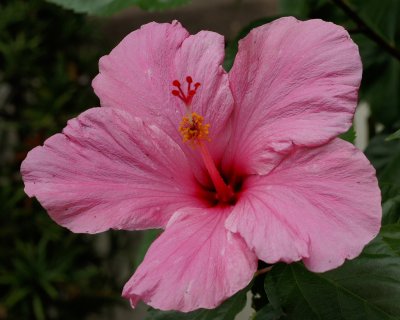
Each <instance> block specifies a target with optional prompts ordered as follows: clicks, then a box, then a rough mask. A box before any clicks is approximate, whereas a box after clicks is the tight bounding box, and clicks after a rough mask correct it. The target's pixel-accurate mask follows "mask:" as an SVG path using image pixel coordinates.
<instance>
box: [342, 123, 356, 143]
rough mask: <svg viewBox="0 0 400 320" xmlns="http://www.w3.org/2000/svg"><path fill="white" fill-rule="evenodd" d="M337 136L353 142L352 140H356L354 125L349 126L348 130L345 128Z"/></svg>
mask: <svg viewBox="0 0 400 320" xmlns="http://www.w3.org/2000/svg"><path fill="white" fill-rule="evenodd" d="M339 138H340V139H343V140H345V141H347V142H350V143H353V144H354V141H355V140H356V132H355V131H354V126H351V127H350V129H349V130H347V131H346V132H345V133H342V134H341V135H340V136H339Z"/></svg>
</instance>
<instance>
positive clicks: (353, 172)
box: [226, 139, 381, 272]
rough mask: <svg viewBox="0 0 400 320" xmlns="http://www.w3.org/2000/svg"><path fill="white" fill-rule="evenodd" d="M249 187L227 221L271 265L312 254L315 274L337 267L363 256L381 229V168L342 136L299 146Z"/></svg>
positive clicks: (309, 261)
mask: <svg viewBox="0 0 400 320" xmlns="http://www.w3.org/2000/svg"><path fill="white" fill-rule="evenodd" d="M243 188H244V191H243V194H242V196H241V197H240V199H239V201H238V203H237V204H236V206H235V209H234V211H233V212H232V214H231V216H230V217H229V218H228V220H227V222H226V226H227V228H228V229H229V230H231V231H233V232H239V233H240V234H241V235H242V236H243V238H244V239H245V240H246V242H247V244H248V245H249V247H250V248H251V249H254V250H255V252H256V254H257V256H258V257H259V258H260V259H262V260H264V261H266V262H268V263H275V262H277V261H285V262H291V261H296V260H300V259H302V258H304V259H303V261H304V263H305V265H306V266H307V268H309V269H310V270H312V271H316V272H322V271H326V270H330V269H333V268H335V267H337V266H339V265H341V264H342V263H343V262H344V260H345V259H352V258H354V257H356V256H358V255H359V254H360V252H361V250H362V249H363V247H364V246H365V245H366V244H367V243H368V242H369V241H370V240H371V239H373V238H374V237H375V236H376V234H377V233H378V231H379V228H380V221H381V206H380V191H379V188H378V183H377V180H376V176H375V170H374V168H373V167H372V166H371V164H370V163H369V162H368V160H367V159H366V158H365V156H364V155H363V153H362V152H361V151H359V150H357V149H356V148H355V147H354V146H353V145H351V144H350V143H347V142H345V141H342V140H340V139H336V140H333V141H332V142H330V143H329V144H327V145H325V146H322V147H316V148H312V149H311V148H296V149H295V150H294V151H293V152H292V153H291V154H290V155H288V156H287V157H286V158H285V159H284V160H283V161H282V162H281V163H280V164H279V166H277V167H276V168H275V169H274V170H273V171H272V172H270V173H269V174H268V175H265V176H253V177H250V178H249V179H247V180H246V183H245V185H244V186H243Z"/></svg>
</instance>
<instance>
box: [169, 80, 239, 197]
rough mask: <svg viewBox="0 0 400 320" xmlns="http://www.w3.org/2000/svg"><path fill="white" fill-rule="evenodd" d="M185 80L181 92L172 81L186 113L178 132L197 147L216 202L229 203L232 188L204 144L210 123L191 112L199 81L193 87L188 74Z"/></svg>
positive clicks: (174, 92)
mask: <svg viewBox="0 0 400 320" xmlns="http://www.w3.org/2000/svg"><path fill="white" fill-rule="evenodd" d="M186 82H187V93H185V92H183V90H182V87H181V83H180V82H179V81H178V80H174V81H173V82H172V85H173V86H174V87H176V89H174V90H172V94H173V95H174V96H176V97H178V98H179V99H180V100H181V101H182V102H183V103H184V104H185V107H186V115H185V116H184V117H183V118H182V121H181V123H180V126H179V132H180V133H181V135H182V138H183V142H188V143H190V145H191V146H192V147H194V148H195V147H198V148H199V151H200V154H201V157H202V159H203V162H204V165H205V167H206V169H207V171H208V174H209V175H210V178H211V180H212V182H213V185H214V187H215V191H216V193H217V200H218V202H222V203H229V202H230V201H231V200H232V199H233V198H234V192H233V189H232V187H231V186H230V185H227V184H226V183H225V181H224V179H222V177H221V175H220V173H219V171H218V169H217V167H216V166H215V163H214V160H213V159H212V156H211V154H210V151H209V150H208V147H207V144H206V142H209V141H210V139H209V137H208V130H209V127H210V125H209V124H203V121H204V118H203V117H202V116H201V115H199V114H197V113H196V112H192V108H191V104H192V100H193V97H194V96H195V94H196V92H197V89H198V88H199V87H200V83H199V82H196V83H195V84H194V88H192V84H193V80H192V77H190V76H187V77H186Z"/></svg>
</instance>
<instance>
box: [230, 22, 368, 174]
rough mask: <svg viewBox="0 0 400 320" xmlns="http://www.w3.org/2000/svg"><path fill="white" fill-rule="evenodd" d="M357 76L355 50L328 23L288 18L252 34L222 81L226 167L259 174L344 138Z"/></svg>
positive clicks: (340, 31) (358, 67)
mask: <svg viewBox="0 0 400 320" xmlns="http://www.w3.org/2000/svg"><path fill="white" fill-rule="evenodd" d="M361 73H362V66H361V60H360V56H359V52H358V48H357V46H356V45H355V44H354V43H353V41H352V40H351V39H350V37H349V35H348V33H347V32H346V30H345V29H343V28H342V27H340V26H337V25H335V24H333V23H329V22H324V21H322V20H308V21H298V20H296V19H295V18H292V17H288V18H281V19H278V20H276V21H274V22H272V23H270V24H267V25H264V26H261V27H258V28H255V29H253V30H252V31H251V32H250V33H249V35H248V36H247V37H246V38H244V39H243V40H242V41H241V42H240V43H239V51H238V54H237V56H236V59H235V63H234V65H233V67H232V70H231V71H230V73H229V81H230V85H231V90H232V93H233V96H234V99H235V103H236V105H237V107H236V108H235V109H234V114H233V116H234V117H233V132H234V136H233V138H232V140H231V147H232V148H231V149H230V152H229V154H227V162H228V163H230V162H232V160H234V161H235V162H236V163H238V164H237V165H238V166H240V167H244V168H246V170H247V171H248V173H258V174H265V173H267V172H268V171H269V170H271V169H272V168H273V167H275V165H276V164H277V163H279V161H280V159H281V157H282V156H283V155H285V154H287V153H288V152H290V149H291V148H292V147H294V145H300V146H318V145H321V144H324V143H326V142H327V141H329V140H330V139H332V138H333V137H336V136H337V135H338V134H340V133H342V132H344V131H346V130H347V129H348V128H349V127H350V125H351V122H352V117H353V114H354V111H355V107H356V103H357V94H358V88H359V85H360V81H361Z"/></svg>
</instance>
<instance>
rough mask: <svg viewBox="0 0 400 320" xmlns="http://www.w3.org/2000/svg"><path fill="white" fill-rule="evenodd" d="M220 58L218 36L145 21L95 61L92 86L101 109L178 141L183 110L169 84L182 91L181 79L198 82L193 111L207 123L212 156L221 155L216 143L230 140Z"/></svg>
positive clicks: (228, 97) (228, 96) (228, 105)
mask: <svg viewBox="0 0 400 320" xmlns="http://www.w3.org/2000/svg"><path fill="white" fill-rule="evenodd" d="M223 58H224V38H223V37H222V36H221V35H219V34H217V33H214V32H209V31H201V32H199V33H197V34H196V35H192V36H191V35H189V34H188V32H187V31H186V30H185V29H184V28H183V27H182V26H181V25H180V23H178V22H177V21H174V22H173V23H172V24H169V23H164V24H158V23H149V24H146V25H144V26H142V27H141V28H140V29H139V30H136V31H134V32H132V33H131V34H129V35H128V36H127V37H125V38H124V39H123V40H122V41H121V43H120V44H118V45H117V46H116V47H115V48H114V49H113V50H112V51H111V53H110V54H109V55H107V56H104V57H102V58H101V59H100V66H99V67H100V73H99V74H98V75H97V77H96V78H95V79H94V81H93V87H94V90H95V92H96V94H97V95H98V96H99V98H100V102H101V105H102V106H105V107H113V108H119V109H123V110H125V111H127V112H130V113H131V114H132V115H134V116H139V117H141V118H142V119H144V120H145V121H146V122H147V123H154V124H157V125H158V126H159V127H160V128H162V129H163V130H164V131H166V132H167V133H168V134H169V135H170V136H171V137H173V138H174V139H175V140H176V141H178V142H179V143H180V142H181V141H182V137H181V135H180V134H179V133H178V127H179V123H180V122H181V120H182V117H183V115H184V114H185V112H186V110H185V106H184V104H183V103H182V102H181V101H180V100H179V99H178V98H177V97H175V96H173V95H172V94H171V91H172V90H173V89H176V88H174V87H173V86H172V82H173V81H174V80H179V81H181V83H182V85H183V90H184V91H185V90H186V83H185V82H184V81H185V79H186V77H187V76H191V77H192V78H193V81H194V82H200V83H201V86H200V87H199V89H198V90H197V94H196V95H195V97H194V99H193V103H192V109H193V111H195V112H197V113H199V114H200V115H202V116H203V117H204V119H205V122H206V123H209V124H210V125H211V128H210V138H211V140H212V141H214V143H213V145H212V149H213V150H212V153H214V152H217V151H218V152H217V153H218V154H219V155H220V154H221V152H222V150H220V149H221V148H222V146H219V147H217V144H218V143H219V142H220V140H224V139H221V138H225V139H226V138H227V137H228V136H229V132H227V128H226V122H227V119H228V118H229V116H230V114H231V110H232V107H233V98H232V94H231V92H230V89H229V83H228V75H227V74H226V72H225V71H224V69H223V68H222V66H221V64H222V62H223ZM215 137H219V139H214V138H215ZM189 149H190V148H189ZM214 149H215V150H214ZM217 149H218V150H217ZM189 151H190V150H189Z"/></svg>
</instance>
